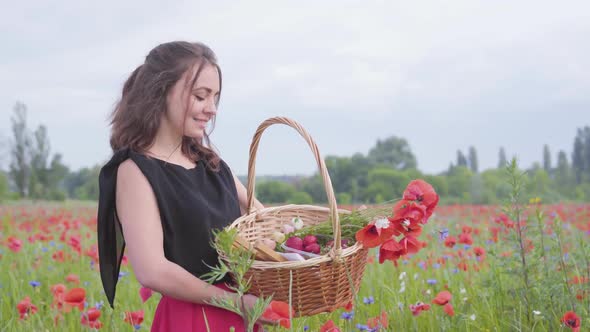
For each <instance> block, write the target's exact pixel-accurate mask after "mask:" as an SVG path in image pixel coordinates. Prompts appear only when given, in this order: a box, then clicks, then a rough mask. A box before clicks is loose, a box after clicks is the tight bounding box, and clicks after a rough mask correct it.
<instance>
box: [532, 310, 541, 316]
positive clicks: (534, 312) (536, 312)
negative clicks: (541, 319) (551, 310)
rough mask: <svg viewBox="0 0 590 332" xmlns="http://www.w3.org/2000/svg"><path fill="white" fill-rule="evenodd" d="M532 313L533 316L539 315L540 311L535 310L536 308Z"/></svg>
mask: <svg viewBox="0 0 590 332" xmlns="http://www.w3.org/2000/svg"><path fill="white" fill-rule="evenodd" d="M533 314H534V315H535V316H539V315H540V314H541V312H540V311H537V310H533Z"/></svg>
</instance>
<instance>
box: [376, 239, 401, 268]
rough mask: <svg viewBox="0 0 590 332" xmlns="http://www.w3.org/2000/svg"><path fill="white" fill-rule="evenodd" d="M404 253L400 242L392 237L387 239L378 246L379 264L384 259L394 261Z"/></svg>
mask: <svg viewBox="0 0 590 332" xmlns="http://www.w3.org/2000/svg"><path fill="white" fill-rule="evenodd" d="M406 253H407V251H406V249H405V248H404V247H403V246H402V245H401V244H399V243H398V242H397V241H395V240H394V239H389V240H387V241H385V243H383V244H382V245H381V247H380V248H379V264H383V262H385V261H386V260H389V261H392V262H394V263H395V261H396V260H398V259H399V258H400V257H401V256H403V255H405V254H406Z"/></svg>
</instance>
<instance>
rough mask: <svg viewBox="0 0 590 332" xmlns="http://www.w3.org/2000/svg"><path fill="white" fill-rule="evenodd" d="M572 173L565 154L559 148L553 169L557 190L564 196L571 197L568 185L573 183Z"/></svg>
mask: <svg viewBox="0 0 590 332" xmlns="http://www.w3.org/2000/svg"><path fill="white" fill-rule="evenodd" d="M573 182H574V181H573V179H572V173H571V169H570V166H569V164H568V161H567V154H566V153H565V151H563V150H560V151H559V153H558V154H557V167H556V169H555V185H556V187H557V190H558V191H559V192H560V193H561V194H562V195H565V196H566V197H570V198H573V197H571V189H570V186H572V185H573Z"/></svg>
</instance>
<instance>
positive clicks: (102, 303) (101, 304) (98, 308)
mask: <svg viewBox="0 0 590 332" xmlns="http://www.w3.org/2000/svg"><path fill="white" fill-rule="evenodd" d="M102 306H104V301H100V302H96V304H94V308H95V309H96V310H100V309H101V308H102Z"/></svg>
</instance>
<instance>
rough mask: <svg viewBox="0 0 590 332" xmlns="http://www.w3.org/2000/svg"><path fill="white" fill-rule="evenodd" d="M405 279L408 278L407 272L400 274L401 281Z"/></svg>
mask: <svg viewBox="0 0 590 332" xmlns="http://www.w3.org/2000/svg"><path fill="white" fill-rule="evenodd" d="M405 278H406V271H403V272H402V273H400V274H399V280H402V279H405Z"/></svg>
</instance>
